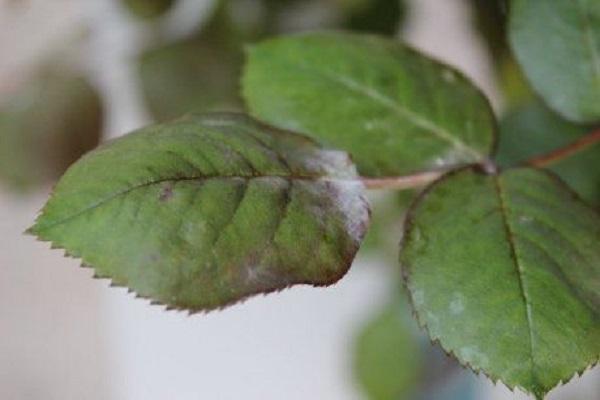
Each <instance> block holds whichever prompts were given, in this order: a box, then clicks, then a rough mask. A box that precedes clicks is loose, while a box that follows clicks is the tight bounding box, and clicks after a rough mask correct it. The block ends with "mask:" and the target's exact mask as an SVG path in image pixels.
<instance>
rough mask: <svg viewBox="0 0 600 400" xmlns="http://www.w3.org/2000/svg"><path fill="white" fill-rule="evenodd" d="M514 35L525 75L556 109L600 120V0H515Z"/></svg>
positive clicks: (568, 115)
mask: <svg viewBox="0 0 600 400" xmlns="http://www.w3.org/2000/svg"><path fill="white" fill-rule="evenodd" d="M509 38H510V43H511V46H512V48H513V50H514V52H515V55H516V57H517V59H518V61H519V63H520V64H521V66H522V67H523V70H524V72H525V75H526V76H527V78H528V79H529V81H530V82H531V84H532V86H533V87H534V88H535V90H536V91H537V92H538V93H539V94H540V95H541V96H542V98H543V99H544V100H545V101H546V102H547V103H548V105H549V106H550V107H552V108H553V109H554V110H555V111H556V112H558V113H559V114H561V115H563V116H564V117H566V118H568V119H570V120H573V121H575V122H590V123H591V122H595V121H600V2H599V1H597V0H553V1H547V0H514V1H512V2H511V7H510V23H509Z"/></svg>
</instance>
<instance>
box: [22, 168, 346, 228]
mask: <svg viewBox="0 0 600 400" xmlns="http://www.w3.org/2000/svg"><path fill="white" fill-rule="evenodd" d="M270 178H280V179H285V180H306V181H330V182H343V181H346V182H357V180H354V179H341V178H334V177H327V176H325V175H275V174H274V175H255V176H253V175H215V176H210V175H199V176H189V177H183V178H182V177H179V178H177V177H166V178H161V179H156V180H152V181H148V182H144V183H141V184H138V185H134V186H131V187H129V188H127V189H124V190H121V191H118V192H116V193H114V194H112V195H110V196H107V197H105V198H103V199H102V200H100V201H98V202H96V203H94V204H92V205H89V206H87V207H85V208H83V209H82V210H80V211H78V212H76V213H74V214H71V215H69V216H68V217H65V218H62V219H61V220H59V221H55V222H53V223H51V224H48V225H41V226H38V225H36V226H34V227H33V228H32V229H31V230H30V231H31V232H40V231H41V230H46V229H52V228H54V227H55V226H58V225H61V224H64V223H66V222H68V221H70V220H72V219H75V218H77V217H80V216H81V215H83V214H85V213H87V212H89V211H92V210H94V209H96V208H98V207H101V206H103V205H104V204H106V203H109V202H110V201H112V200H114V199H116V198H118V197H120V196H125V195H127V194H129V193H131V192H133V191H135V190H138V189H141V188H145V187H149V186H154V185H160V184H162V183H165V182H175V183H176V182H186V181H205V180H219V179H242V180H246V181H249V180H252V179H270Z"/></svg>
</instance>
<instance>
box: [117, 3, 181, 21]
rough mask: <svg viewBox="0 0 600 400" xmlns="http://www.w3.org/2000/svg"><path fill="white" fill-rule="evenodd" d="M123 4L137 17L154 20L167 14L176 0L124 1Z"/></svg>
mask: <svg viewBox="0 0 600 400" xmlns="http://www.w3.org/2000/svg"><path fill="white" fill-rule="evenodd" d="M122 2H123V4H124V5H125V7H127V9H128V10H129V11H130V12H131V13H132V14H134V15H135V16H137V17H139V18H145V19H152V18H157V17H160V16H161V15H163V14H164V13H166V12H167V11H168V10H169V9H170V8H171V7H173V5H174V4H175V2H176V0H122Z"/></svg>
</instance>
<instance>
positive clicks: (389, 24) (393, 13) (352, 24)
mask: <svg viewBox="0 0 600 400" xmlns="http://www.w3.org/2000/svg"><path fill="white" fill-rule="evenodd" d="M341 2H342V3H343V4H344V5H345V6H346V7H345V8H346V17H345V21H344V23H343V28H345V29H349V30H352V31H364V32H372V33H380V34H383V35H393V34H395V33H396V32H397V31H398V27H399V26H400V25H401V23H402V21H403V19H404V16H405V13H406V4H405V2H404V1H403V0H402V1H401V0H342V1H341Z"/></svg>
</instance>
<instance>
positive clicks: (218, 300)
mask: <svg viewBox="0 0 600 400" xmlns="http://www.w3.org/2000/svg"><path fill="white" fill-rule="evenodd" d="M355 178H356V176H355V169H354V166H353V165H352V163H351V161H350V159H349V158H348V156H347V154H345V153H343V152H338V151H326V150H322V149H320V148H319V147H317V145H315V143H314V142H312V141H311V140H309V139H307V138H305V137H303V136H300V135H297V134H293V133H288V132H284V131H278V130H274V129H272V128H269V127H266V126H264V125H259V124H258V123H256V122H254V121H252V120H250V119H248V118H246V117H243V116H239V115H232V114H213V115H204V116H189V117H186V118H182V119H179V120H176V121H174V122H171V123H167V124H163V125H156V126H151V127H148V128H145V129H142V130H139V131H137V132H134V133H132V134H129V135H126V136H124V137H122V138H120V139H117V140H115V141H112V142H109V143H107V144H105V145H103V146H101V147H100V148H98V149H97V150H94V151H93V152H91V153H89V154H88V155H86V156H85V157H84V158H82V159H81V160H80V161H79V162H78V163H76V164H75V165H74V166H73V167H71V168H70V169H69V170H68V171H67V173H66V174H65V175H64V177H63V178H62V179H61V181H60V182H59V183H58V185H57V186H56V190H55V192H54V194H53V196H52V197H51V199H50V200H49V201H48V203H47V205H46V206H45V207H44V210H43V212H42V215H41V216H40V217H39V219H38V220H37V222H36V224H35V226H34V227H33V228H32V229H31V232H32V233H34V234H36V235H37V236H38V237H40V238H41V239H43V240H47V241H51V242H52V243H53V244H54V246H58V247H61V248H64V249H66V250H67V252H68V253H69V254H71V255H73V256H76V257H79V258H81V259H82V260H83V262H84V264H87V265H92V266H93V267H94V268H95V270H96V274H97V275H98V276H100V277H108V278H111V279H112V280H113V282H114V283H115V284H117V285H123V286H128V287H129V288H131V289H132V290H134V291H135V292H136V293H137V294H139V295H140V296H143V297H148V298H151V299H153V300H154V301H156V302H159V303H163V304H167V305H168V306H170V307H173V308H181V309H188V310H192V311H199V310H210V309H214V308H218V307H223V306H225V305H228V304H231V303H233V302H236V301H239V300H241V299H244V298H246V297H248V296H251V295H254V294H257V293H268V292H272V291H275V290H280V289H283V288H286V287H288V286H291V285H294V284H301V283H306V284H313V285H328V284H331V283H333V282H335V281H337V280H338V279H340V278H341V277H342V276H343V275H344V274H345V273H346V271H347V269H348V268H349V266H350V264H351V262H352V259H353V258H354V255H355V253H356V251H357V249H358V246H359V243H360V241H361V240H362V237H363V235H364V232H365V228H366V225H367V221H368V217H369V215H368V214H369V213H368V206H367V204H366V202H365V201H364V199H363V197H362V188H363V186H362V184H361V183H360V182H359V181H357V180H356V179H355Z"/></svg>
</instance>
